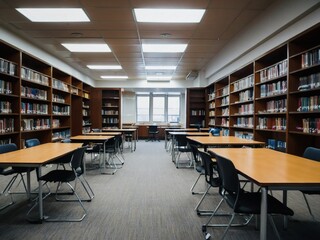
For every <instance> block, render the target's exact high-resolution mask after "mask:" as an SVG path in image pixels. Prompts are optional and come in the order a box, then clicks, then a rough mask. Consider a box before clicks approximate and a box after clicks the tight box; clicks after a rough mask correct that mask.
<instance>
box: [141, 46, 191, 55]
mask: <svg viewBox="0 0 320 240" xmlns="http://www.w3.org/2000/svg"><path fill="white" fill-rule="evenodd" d="M187 45H188V44H142V51H143V52H158V53H160V52H162V53H165V52H167V53H176V52H178V53H179V52H184V51H185V50H186V48H187Z"/></svg>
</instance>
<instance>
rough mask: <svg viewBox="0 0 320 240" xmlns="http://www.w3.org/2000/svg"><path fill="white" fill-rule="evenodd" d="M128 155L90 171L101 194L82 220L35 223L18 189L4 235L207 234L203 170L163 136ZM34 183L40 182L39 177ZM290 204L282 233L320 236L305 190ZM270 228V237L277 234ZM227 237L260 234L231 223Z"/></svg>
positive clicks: (0, 235) (138, 237)
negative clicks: (201, 212)
mask: <svg viewBox="0 0 320 240" xmlns="http://www.w3.org/2000/svg"><path fill="white" fill-rule="evenodd" d="M124 157H125V164H124V165H123V167H122V168H121V169H119V170H118V171H117V172H116V173H115V174H114V175H101V174H100V173H99V170H88V171H87V176H86V179H87V180H88V181H89V183H90V185H91V187H92V188H93V190H94V192H95V198H94V199H93V200H92V202H85V203H84V206H85V207H86V209H87V211H88V215H87V217H86V218H85V219H84V220H83V221H82V222H76V223H66V222H64V223H52V222H44V223H42V224H31V223H29V222H27V221H26V218H25V214H26V212H27V210H28V207H30V205H31V203H30V202H28V200H27V199H26V197H25V196H24V195H17V196H15V199H16V204H14V205H13V206H11V207H9V208H7V209H5V210H3V211H1V212H0V239H6V240H7V239H15V240H20V239H24V240H26V239H55V240H56V239H68V240H69V239H96V240H103V239H108V240H109V239H110V240H113V239H114V240H118V239H126V240H127V239H128V240H129V239H132V240H143V239H145V240H147V239H153V240H162V239H170V240H174V239H175V240H198V239H204V237H203V234H202V231H201V225H202V224H204V223H205V222H206V220H207V217H199V216H198V215H197V214H196V212H195V211H194V207H195V206H196V204H197V202H198V201H199V199H200V198H201V195H192V194H191V192H190V187H191V185H192V184H193V182H194V181H195V179H196V177H197V176H198V175H197V173H196V171H195V170H194V169H187V168H181V169H176V168H175V166H174V164H173V163H172V161H171V156H170V154H169V153H168V152H166V151H165V149H164V142H163V141H162V142H145V141H143V140H141V141H139V142H138V143H137V150H136V151H135V152H130V151H129V150H128V149H125V150H124ZM87 158H88V159H89V158H90V156H87ZM183 158H185V159H186V156H185V155H183V156H182V159H183ZM46 170H47V171H49V170H51V168H47V169H46ZM6 181H7V178H4V177H1V178H0V187H3V186H4V185H5V183H6ZM33 185H34V186H36V184H35V182H33ZM79 187H80V185H79ZM204 188H205V184H204V179H201V180H200V183H199V184H198V188H197V190H203V189H204ZM2 189H3V188H2ZM54 189H55V188H54V186H52V190H54ZM79 190H80V188H79ZM80 194H83V192H82V191H80ZM274 195H276V196H277V195H279V193H277V192H275V193H274ZM279 196H280V195H279ZM309 199H310V203H311V204H312V208H313V211H314V213H315V215H316V217H317V219H320V201H319V196H312V197H310V198H309ZM219 200H220V196H219V195H218V193H217V189H212V190H211V191H210V195H209V196H208V197H207V198H206V201H205V202H204V204H203V208H208V209H213V208H214V207H215V206H216V204H217V203H218V202H219ZM4 203H5V197H4V196H0V205H1V204H4ZM44 205H45V213H46V214H48V215H54V214H58V215H59V214H66V213H68V209H77V208H75V206H76V205H75V203H56V202H55V201H54V200H53V198H51V197H50V198H48V199H46V200H45V202H44ZM288 205H289V206H290V207H291V208H292V209H293V210H294V212H295V215H294V216H293V217H292V218H290V219H289V224H288V229H287V230H283V229H282V225H281V218H279V217H276V218H275V222H276V224H277V226H278V229H279V232H280V235H281V237H282V239H288V240H289V239H290V240H298V239H320V223H319V222H314V221H312V219H311V217H310V215H309V214H308V211H307V208H306V205H305V202H304V199H303V197H302V194H301V193H300V192H298V191H292V192H289V193H288ZM222 210H224V211H228V210H229V208H228V207H227V206H226V205H223V206H222ZM76 211H77V210H76ZM76 213H78V212H76ZM68 214H69V213H68ZM70 214H74V213H70ZM226 221H228V218H225V217H219V218H215V219H214V222H216V223H224V222H226ZM269 228H270V229H268V239H275V235H274V233H273V231H272V229H271V227H269ZM208 231H209V232H210V234H211V236H212V239H219V237H220V236H221V235H222V233H223V229H222V228H214V229H213V228H210V229H208ZM226 239H239V240H240V239H248V240H251V239H259V231H258V230H256V229H255V221H252V222H251V223H250V224H249V225H248V226H246V227H242V228H232V229H230V230H229V232H228V235H227V238H226Z"/></svg>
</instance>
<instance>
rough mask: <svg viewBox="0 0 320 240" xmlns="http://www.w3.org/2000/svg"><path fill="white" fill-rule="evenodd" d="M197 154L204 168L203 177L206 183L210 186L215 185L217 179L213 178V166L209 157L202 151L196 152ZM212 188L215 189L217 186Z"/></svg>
mask: <svg viewBox="0 0 320 240" xmlns="http://www.w3.org/2000/svg"><path fill="white" fill-rule="evenodd" d="M198 152H199V154H200V157H201V160H202V164H203V167H204V175H205V179H206V182H207V183H208V184H211V185H212V184H217V183H218V180H217V178H215V177H214V170H213V167H214V164H213V161H212V157H211V155H210V154H209V153H207V152H203V151H198ZM219 177H220V176H219ZM219 182H220V180H219ZM212 186H213V185H212ZM214 187H217V186H216V185H214Z"/></svg>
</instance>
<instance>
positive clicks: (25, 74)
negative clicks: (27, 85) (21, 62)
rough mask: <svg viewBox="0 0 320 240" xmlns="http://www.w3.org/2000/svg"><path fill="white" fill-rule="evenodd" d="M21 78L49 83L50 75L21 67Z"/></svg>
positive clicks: (44, 83)
mask: <svg viewBox="0 0 320 240" xmlns="http://www.w3.org/2000/svg"><path fill="white" fill-rule="evenodd" d="M21 78H22V79H26V80H28V81H32V82H36V83H40V84H43V85H46V86H48V85H49V77H48V76H46V75H44V74H42V73H39V72H36V71H34V70H31V69H29V68H26V67H22V68H21Z"/></svg>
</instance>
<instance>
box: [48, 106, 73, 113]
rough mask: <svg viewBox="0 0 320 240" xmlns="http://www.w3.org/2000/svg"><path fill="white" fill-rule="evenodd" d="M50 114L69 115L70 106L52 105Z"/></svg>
mask: <svg viewBox="0 0 320 240" xmlns="http://www.w3.org/2000/svg"><path fill="white" fill-rule="evenodd" d="M52 114H56V115H70V106H57V105H53V106H52Z"/></svg>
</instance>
